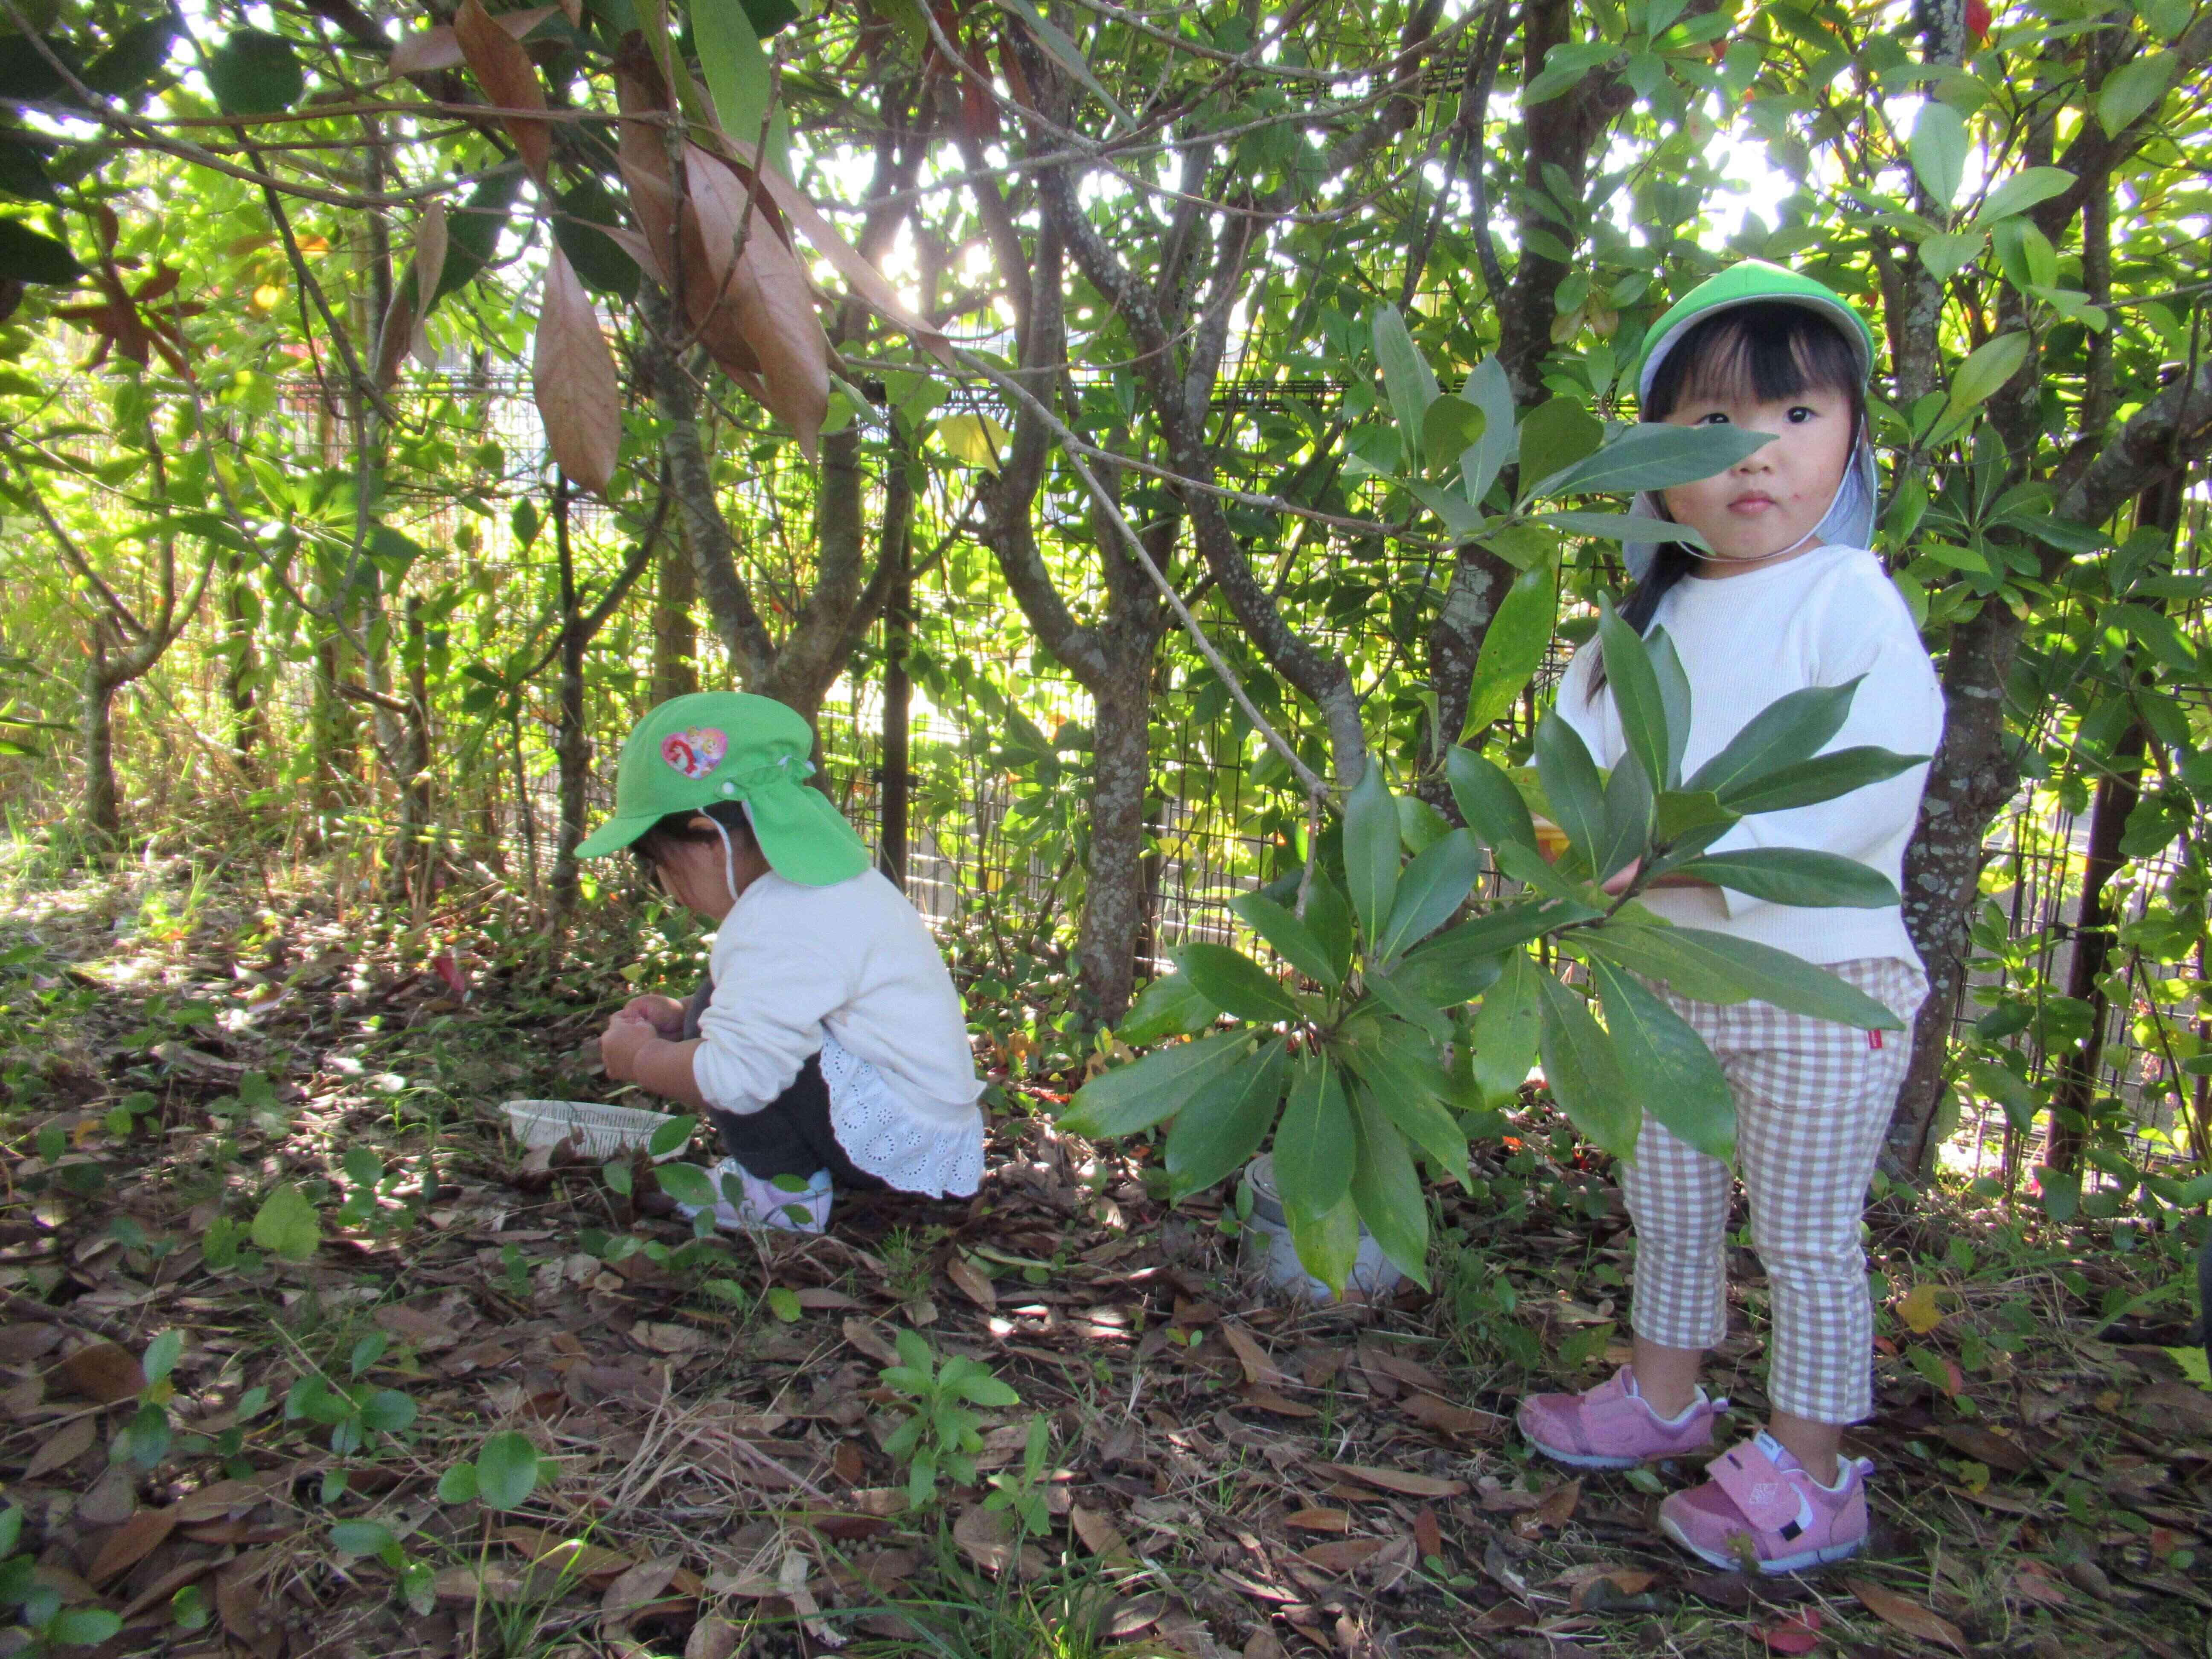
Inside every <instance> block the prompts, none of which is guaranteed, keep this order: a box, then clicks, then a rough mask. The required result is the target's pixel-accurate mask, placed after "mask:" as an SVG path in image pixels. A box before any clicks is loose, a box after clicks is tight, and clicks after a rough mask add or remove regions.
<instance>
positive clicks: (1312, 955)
mask: <svg viewBox="0 0 2212 1659" xmlns="http://www.w3.org/2000/svg"><path fill="white" fill-rule="evenodd" d="M1229 908H1230V909H1231V911H1232V912H1233V913H1234V914H1235V915H1237V917H1238V918H1239V919H1240V920H1241V921H1243V923H1244V925H1245V926H1246V927H1249V928H1250V929H1251V930H1252V931H1253V932H1254V933H1257V934H1259V936H1260V937H1261V939H1265V940H1267V944H1268V945H1269V947H1270V948H1271V949H1272V950H1273V951H1274V952H1275V954H1276V955H1277V956H1279V957H1282V959H1283V960H1284V961H1285V962H1287V963H1290V964H1291V967H1293V968H1295V969H1297V970H1298V971H1299V972H1300V973H1302V974H1304V975H1305V976H1306V977H1307V978H1308V979H1311V980H1318V981H1321V982H1322V984H1323V985H1326V986H1328V987H1331V988H1332V989H1333V988H1334V987H1337V986H1340V985H1341V984H1343V983H1344V975H1343V972H1342V970H1341V969H1340V968H1339V967H1338V966H1337V964H1336V963H1334V961H1332V960H1331V959H1330V957H1329V953H1328V951H1327V950H1326V949H1325V948H1323V946H1322V942H1321V941H1320V940H1319V939H1316V938H1315V937H1314V932H1313V929H1312V928H1310V927H1307V926H1306V924H1305V923H1304V921H1300V920H1299V918H1298V916H1297V913H1296V912H1294V911H1291V910H1287V909H1285V908H1283V906H1281V905H1279V904H1278V903H1276V902H1275V901H1274V900H1273V899H1271V898H1267V897H1266V896H1263V895H1261V894H1259V893H1247V894H1245V895H1243V896H1242V897H1241V898H1236V899H1232V900H1231V901H1230V904H1229ZM1308 908H1311V904H1310V902H1309V904H1308Z"/></svg>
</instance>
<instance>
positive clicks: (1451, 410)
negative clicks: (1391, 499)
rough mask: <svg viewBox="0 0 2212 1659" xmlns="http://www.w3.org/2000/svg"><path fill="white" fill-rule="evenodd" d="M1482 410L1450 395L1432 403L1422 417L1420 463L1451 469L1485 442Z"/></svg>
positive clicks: (1443, 395)
mask: <svg viewBox="0 0 2212 1659" xmlns="http://www.w3.org/2000/svg"><path fill="white" fill-rule="evenodd" d="M1483 425H1484V418H1483V413H1482V410H1481V409H1480V407H1479V406H1478V405H1476V404H1471V403H1469V402H1468V400H1467V399H1466V398H1460V397H1455V396H1453V395H1452V394H1451V393H1449V392H1444V393H1441V394H1439V395H1438V396H1437V397H1435V398H1431V399H1430V401H1429V406H1428V408H1427V409H1425V410H1423V411H1422V413H1421V459H1423V460H1425V461H1426V462H1427V463H1428V465H1429V466H1430V467H1431V469H1434V468H1437V467H1441V466H1449V465H1451V464H1452V463H1453V462H1455V461H1456V460H1458V459H1459V458H1460V457H1461V455H1462V454H1463V453H1466V452H1467V451H1468V450H1469V449H1472V448H1473V447H1474V446H1475V445H1477V444H1479V443H1480V442H1481V441H1482V428H1483Z"/></svg>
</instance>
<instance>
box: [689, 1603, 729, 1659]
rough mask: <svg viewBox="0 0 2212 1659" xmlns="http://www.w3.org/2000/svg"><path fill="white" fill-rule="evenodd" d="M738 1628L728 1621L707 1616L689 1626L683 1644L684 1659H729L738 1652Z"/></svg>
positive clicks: (711, 1615) (710, 1615)
mask: <svg viewBox="0 0 2212 1659" xmlns="http://www.w3.org/2000/svg"><path fill="white" fill-rule="evenodd" d="M738 1634H739V1632H738V1627H737V1626H735V1625H733V1624H732V1623H731V1622H730V1621H729V1620H726V1619H723V1618H720V1617H717V1616H715V1615H714V1614H711V1613H710V1614H708V1616H707V1617H706V1618H704V1619H702V1620H700V1621H699V1622H698V1623H697V1624H696V1625H694V1626H691V1634H690V1636H689V1637H688V1638H685V1640H684V1659H730V1656H731V1655H732V1654H733V1653H735V1652H736V1651H737V1650H738Z"/></svg>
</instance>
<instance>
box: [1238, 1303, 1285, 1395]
mask: <svg viewBox="0 0 2212 1659" xmlns="http://www.w3.org/2000/svg"><path fill="white" fill-rule="evenodd" d="M1221 1335H1222V1339H1223V1340H1225V1341H1226V1342H1227V1343H1228V1344H1229V1346H1230V1347H1231V1348H1232V1349H1234V1350H1235V1351H1236V1354H1237V1364H1240V1365H1242V1366H1243V1368H1244V1380H1245V1381H1246V1382H1247V1383H1287V1382H1289V1381H1290V1378H1289V1377H1287V1376H1284V1375H1283V1371H1282V1368H1281V1367H1279V1365H1277V1364H1275V1362H1274V1361H1273V1359H1270V1358H1268V1357H1267V1350H1266V1349H1265V1348H1263V1347H1261V1346H1260V1339H1259V1338H1257V1337H1256V1336H1254V1335H1253V1334H1252V1333H1251V1332H1249V1331H1248V1330H1246V1329H1245V1328H1243V1326H1242V1325H1240V1324H1239V1323H1237V1322H1236V1321H1235V1320H1233V1319H1225V1320H1224V1321H1222V1322H1221Z"/></svg>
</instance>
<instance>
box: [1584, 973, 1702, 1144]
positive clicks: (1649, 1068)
mask: <svg viewBox="0 0 2212 1659" xmlns="http://www.w3.org/2000/svg"><path fill="white" fill-rule="evenodd" d="M1589 968H1590V976H1591V979H1592V981H1594V982H1595V985H1596V987H1597V994H1598V998H1599V1000H1601V1002H1603V1003H1604V1005H1605V1027H1606V1030H1607V1034H1608V1035H1610V1036H1612V1038H1613V1052H1614V1053H1615V1054H1618V1055H1619V1056H1620V1066H1621V1071H1622V1072H1623V1073H1624V1074H1625V1075H1626V1077H1627V1079H1628V1080H1629V1083H1630V1085H1631V1086H1632V1087H1633V1088H1634V1089H1635V1090H1636V1091H1637V1094H1638V1097H1639V1098H1640V1099H1641V1100H1642V1102H1643V1105H1644V1110H1645V1111H1646V1112H1648V1113H1649V1114H1650V1115H1651V1116H1653V1117H1655V1118H1656V1119H1658V1120H1659V1121H1660V1122H1661V1123H1662V1124H1663V1125H1664V1126H1665V1127H1666V1129H1667V1132H1668V1133H1669V1134H1671V1135H1673V1136H1674V1139H1677V1140H1679V1141H1680V1142H1682V1143H1683V1144H1684V1145H1685V1146H1694V1147H1695V1148H1696V1149H1697V1150H1698V1151H1699V1152H1703V1153H1705V1155H1706V1156H1707V1157H1708V1158H1724V1159H1733V1158H1735V1094H1734V1092H1733V1091H1730V1089H1729V1081H1728V1078H1727V1077H1726V1075H1725V1074H1723V1072H1722V1071H1721V1065H1720V1061H1718V1060H1715V1059H1714V1058H1713V1053H1712V1050H1711V1049H1710V1048H1707V1047H1706V1046H1705V1039H1704V1038H1703V1037H1701V1036H1699V1035H1698V1033H1697V1030H1696V1028H1695V1027H1693V1026H1692V1025H1691V1024H1690V1023H1689V1022H1688V1021H1687V1020H1686V1019H1684V1018H1682V1017H1681V1016H1680V1014H1678V1013H1676V1012H1674V1010H1673V1009H1672V1008H1670V1007H1668V1006H1667V1004H1666V1002H1665V1000H1663V999H1662V998H1661V997H1660V996H1659V994H1657V993H1656V992H1655V991H1654V990H1652V988H1651V987H1650V986H1648V985H1646V984H1644V982H1643V981H1641V980H1639V979H1638V978H1636V977H1635V976H1634V975H1632V974H1630V973H1628V972H1627V971H1626V970H1625V969H1620V968H1616V967H1615V966H1613V963H1609V962H1607V961H1606V960H1605V959H1604V958H1603V957H1591V958H1590V964H1589Z"/></svg>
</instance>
